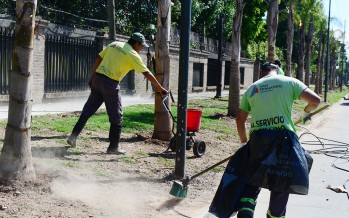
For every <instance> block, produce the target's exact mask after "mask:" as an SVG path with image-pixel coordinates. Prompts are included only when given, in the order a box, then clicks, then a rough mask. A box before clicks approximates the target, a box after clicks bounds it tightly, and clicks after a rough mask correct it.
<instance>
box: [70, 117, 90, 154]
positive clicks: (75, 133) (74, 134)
mask: <svg viewBox="0 0 349 218" xmlns="http://www.w3.org/2000/svg"><path fill="white" fill-rule="evenodd" d="M87 120H88V117H87V116H85V115H83V114H81V115H80V117H79V120H78V122H76V124H75V126H74V128H73V131H72V133H71V134H70V136H69V137H68V139H67V143H68V145H70V146H72V147H76V139H77V138H78V135H79V134H80V132H81V131H82V129H83V128H84V126H85V124H86V122H87Z"/></svg>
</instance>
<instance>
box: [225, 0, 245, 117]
mask: <svg viewBox="0 0 349 218" xmlns="http://www.w3.org/2000/svg"><path fill="white" fill-rule="evenodd" d="M244 6H245V4H244V1H243V0H235V15H234V19H233V31H232V39H231V41H232V43H231V44H232V53H231V69H230V81H229V104H228V116H233V117H236V115H237V113H238V112H239V106H240V67H239V64H240V52H241V39H240V37H241V25H242V16H243V11H244Z"/></svg>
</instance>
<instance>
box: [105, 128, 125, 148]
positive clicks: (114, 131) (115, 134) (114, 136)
mask: <svg viewBox="0 0 349 218" xmlns="http://www.w3.org/2000/svg"><path fill="white" fill-rule="evenodd" d="M120 137H121V125H120V124H115V123H110V130H109V141H110V144H109V147H108V149H107V154H125V153H126V151H125V150H122V149H121V148H120V145H119V144H120Z"/></svg>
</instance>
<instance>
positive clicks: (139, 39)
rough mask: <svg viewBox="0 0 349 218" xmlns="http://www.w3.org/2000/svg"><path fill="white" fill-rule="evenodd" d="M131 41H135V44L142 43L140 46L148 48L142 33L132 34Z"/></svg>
mask: <svg viewBox="0 0 349 218" xmlns="http://www.w3.org/2000/svg"><path fill="white" fill-rule="evenodd" d="M131 39H133V40H135V41H137V42H140V43H142V45H143V46H144V47H146V48H148V47H149V45H148V44H147V43H145V37H144V36H143V34H142V33H139V32H136V33H133V34H132V36H131Z"/></svg>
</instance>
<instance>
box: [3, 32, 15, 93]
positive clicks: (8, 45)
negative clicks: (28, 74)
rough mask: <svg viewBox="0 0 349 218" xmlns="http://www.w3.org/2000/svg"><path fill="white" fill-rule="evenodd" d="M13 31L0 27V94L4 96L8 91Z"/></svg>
mask: <svg viewBox="0 0 349 218" xmlns="http://www.w3.org/2000/svg"><path fill="white" fill-rule="evenodd" d="M13 43H14V29H13V28H10V27H0V94H1V95H6V94H8V90H9V79H8V77H9V73H10V70H11V68H12V56H13Z"/></svg>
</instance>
